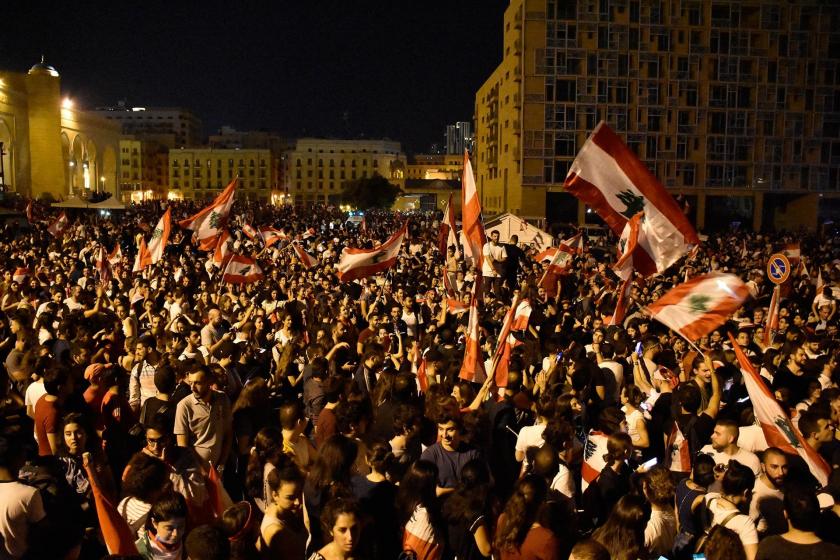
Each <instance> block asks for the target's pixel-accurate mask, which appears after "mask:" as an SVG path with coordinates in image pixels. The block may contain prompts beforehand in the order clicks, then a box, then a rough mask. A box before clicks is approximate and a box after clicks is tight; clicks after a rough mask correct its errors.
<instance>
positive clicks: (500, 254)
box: [481, 241, 507, 278]
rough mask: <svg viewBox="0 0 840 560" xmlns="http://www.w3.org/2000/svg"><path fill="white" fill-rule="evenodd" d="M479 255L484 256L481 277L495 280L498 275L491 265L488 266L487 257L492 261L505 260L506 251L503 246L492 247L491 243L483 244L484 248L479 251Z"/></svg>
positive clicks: (488, 260)
mask: <svg viewBox="0 0 840 560" xmlns="http://www.w3.org/2000/svg"><path fill="white" fill-rule="evenodd" d="M481 253H482V254H483V255H484V260H482V262H481V273H482V275H484V276H486V277H488V278H497V277H498V276H499V273H498V272H496V269H495V268H493V265H492V264H490V259H489V258H488V257H492V258H493V260H494V261H504V260H505V259H506V258H507V251H505V248H504V246H503V245H493V242H492V241H488V242H487V243H485V244H484V248H483V249H482V250H481Z"/></svg>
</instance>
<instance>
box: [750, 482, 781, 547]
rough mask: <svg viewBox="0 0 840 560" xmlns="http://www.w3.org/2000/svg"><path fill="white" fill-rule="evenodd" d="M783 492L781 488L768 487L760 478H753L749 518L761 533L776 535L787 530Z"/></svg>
mask: <svg viewBox="0 0 840 560" xmlns="http://www.w3.org/2000/svg"><path fill="white" fill-rule="evenodd" d="M784 499H785V494H784V492H782V491H781V490H778V489H776V488H771V487H769V486H768V485H767V484H766V483H764V482H763V481H762V480H761V477H758V478H756V479H755V486H753V493H752V501H751V502H750V519H752V520H753V522H754V523H755V525H756V530H758V531H759V532H761V533H767V532H768V530H769V532H770V533H769V534H773V535H777V534H781V533H784V532H785V531H787V522H786V521H785V514H784V503H783V500H784Z"/></svg>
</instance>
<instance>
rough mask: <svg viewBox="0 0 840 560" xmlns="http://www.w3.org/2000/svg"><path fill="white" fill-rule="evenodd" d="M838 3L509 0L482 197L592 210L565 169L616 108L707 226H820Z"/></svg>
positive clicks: (831, 172)
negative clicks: (570, 191) (568, 189)
mask: <svg viewBox="0 0 840 560" xmlns="http://www.w3.org/2000/svg"><path fill="white" fill-rule="evenodd" d="M838 6H840V4H838V2H820V1H818V0H801V1H798V2H786V1H781V0H686V1H679V2H673V1H671V2H665V1H656V0H653V1H638V0H631V1H615V0H511V2H510V5H509V7H508V9H507V10H506V12H505V17H504V24H503V25H504V31H503V32H504V47H503V49H504V51H503V57H502V62H501V64H500V65H499V66H498V67H497V68H496V70H495V71H494V72H493V73H492V75H491V76H490V77H489V78H488V79H487V81H486V82H485V83H484V84H483V85H482V86H481V88H480V89H479V90H478V92H477V94H476V108H475V119H476V150H475V152H474V155H475V157H474V159H475V166H476V171H477V186H478V189H479V193H480V195H481V197H482V202H483V204H484V208H485V210H486V211H487V212H488V213H489V214H498V213H501V212H506V211H509V212H513V213H515V214H518V215H520V216H523V217H526V218H529V219H532V220H534V221H540V220H542V219H543V218H547V219H548V221H549V222H560V221H577V222H578V223H583V222H584V221H585V220H586V219H587V216H586V215H585V212H584V208H583V207H582V205H578V204H577V201H576V200H575V199H573V198H571V197H570V196H569V195H567V194H566V193H564V192H563V189H562V184H563V180H564V179H565V176H566V173H567V171H568V169H569V166H570V164H571V162H572V161H573V160H574V157H575V155H576V154H577V152H578V150H579V149H580V147H581V146H582V145H583V143H584V141H585V140H586V138H587V136H588V135H589V133H590V132H591V131H592V129H593V128H594V127H595V126H596V124H597V123H598V122H599V121H600V120H605V121H606V122H607V123H608V124H609V126H610V127H612V128H613V129H614V130H615V131H616V132H618V133H619V135H621V136H622V137H623V138H624V139H625V141H626V142H627V143H628V145H629V146H630V147H631V149H633V150H634V151H635V152H636V153H637V154H638V155H639V156H640V158H641V159H642V160H643V161H644V162H645V163H646V165H647V166H648V168H649V169H651V171H652V172H653V173H654V174H655V175H656V176H657V177H658V178H659V179H660V180H661V181H662V183H663V184H664V185H665V186H666V187H667V188H668V189H670V190H671V191H672V192H674V193H675V194H676V193H681V194H683V195H684V196H686V198H687V199H688V200H689V201H690V203H691V210H690V212H691V214H692V217H693V218H694V219H695V220H696V223H697V224H698V227H700V228H703V227H704V226H705V225H707V224H708V225H709V226H710V227H712V228H717V227H722V226H725V224H727V223H729V222H732V221H741V222H743V223H745V225H752V226H753V227H754V228H756V229H758V228H760V227H762V224H766V225H768V226H769V225H773V226H775V227H777V228H796V227H799V226H806V227H811V228H813V227H814V226H815V225H816V223H817V221H818V215H819V214H820V213H824V212H825V210H826V209H827V208H828V209H831V208H832V205H833V204H836V200H833V199H834V198H835V197H836V194H837V192H838V191H840V8H838ZM824 217H827V216H824Z"/></svg>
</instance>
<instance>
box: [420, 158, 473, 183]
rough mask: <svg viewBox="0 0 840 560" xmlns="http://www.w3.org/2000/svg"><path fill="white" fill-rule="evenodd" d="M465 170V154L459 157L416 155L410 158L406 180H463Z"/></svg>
mask: <svg viewBox="0 0 840 560" xmlns="http://www.w3.org/2000/svg"><path fill="white" fill-rule="evenodd" d="M463 170H464V153H463V152H461V153H460V154H457V155H446V154H415V155H413V156H410V157H409V158H408V163H407V164H406V166H405V177H406V179H425V180H434V179H440V180H444V181H446V180H453V179H454V180H458V181H460V180H461V172H462V171H463Z"/></svg>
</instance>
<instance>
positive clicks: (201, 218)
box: [178, 177, 239, 251]
mask: <svg viewBox="0 0 840 560" xmlns="http://www.w3.org/2000/svg"><path fill="white" fill-rule="evenodd" d="M238 180H239V177H234V179H233V181H231V182H230V184H229V185H228V186H227V187H225V190H223V191H222V192H221V193H219V196H217V197H216V199H215V200H214V201H213V202H212V203H211V204H210V206H208V207H207V208H204V209H203V210H201V212H199V213H198V214H195V215H193V216H190V217H189V218H187V219H185V220H181V221H180V222H178V225H179V226H181V227H182V228H184V229H188V230H191V231H193V232H194V234H193V237H194V238H195V239H196V241H197V242H198V248H199V249H200V250H202V251H212V250H213V248H214V247H215V243H216V242H217V241H218V239H219V232H220V231H221V230H222V228H224V227H225V226H226V225H227V222H228V216H229V215H230V208H231V206H233V194H234V192H235V191H236V184H237V181H238Z"/></svg>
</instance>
